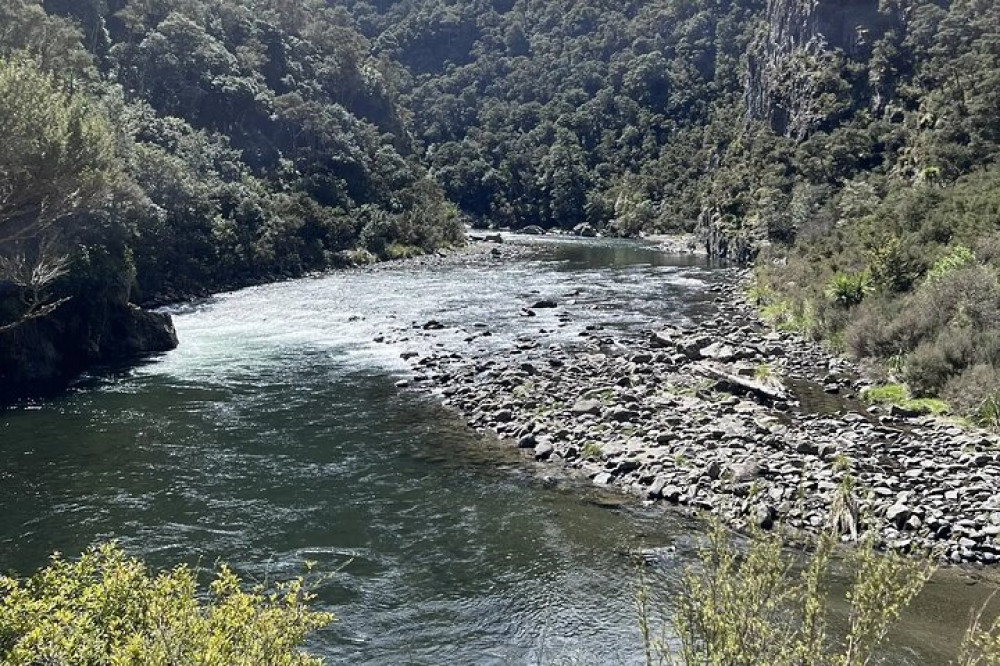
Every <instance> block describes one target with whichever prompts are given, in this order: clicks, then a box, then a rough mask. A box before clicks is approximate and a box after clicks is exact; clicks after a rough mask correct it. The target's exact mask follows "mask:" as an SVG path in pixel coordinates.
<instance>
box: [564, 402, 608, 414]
mask: <svg viewBox="0 0 1000 666" xmlns="http://www.w3.org/2000/svg"><path fill="white" fill-rule="evenodd" d="M603 409H604V405H602V404H601V402H600V401H599V400H580V401H578V402H577V403H576V404H575V405H573V409H572V412H573V413H574V414H576V415H577V416H583V415H585V414H591V415H593V416H600V415H601V410H603Z"/></svg>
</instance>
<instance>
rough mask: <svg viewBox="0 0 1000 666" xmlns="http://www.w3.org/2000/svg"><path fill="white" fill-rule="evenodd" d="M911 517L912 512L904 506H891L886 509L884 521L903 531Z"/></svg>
mask: <svg viewBox="0 0 1000 666" xmlns="http://www.w3.org/2000/svg"><path fill="white" fill-rule="evenodd" d="M911 515H913V512H912V511H911V510H910V507H908V506H906V505H905V504H893V505H892V506H890V507H889V508H888V509H886V512H885V519H886V520H888V521H889V522H890V523H892V524H893V525H895V526H896V527H897V528H898V529H903V527H904V526H905V525H906V521H908V520H909V519H910V516H911Z"/></svg>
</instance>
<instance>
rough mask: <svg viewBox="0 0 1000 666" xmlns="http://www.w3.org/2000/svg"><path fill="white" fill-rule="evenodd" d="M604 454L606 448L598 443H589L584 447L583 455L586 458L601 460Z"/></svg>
mask: <svg viewBox="0 0 1000 666" xmlns="http://www.w3.org/2000/svg"><path fill="white" fill-rule="evenodd" d="M603 454H604V447H603V446H601V445H600V443H598V442H587V443H586V444H584V445H583V450H582V451H581V455H582V456H583V457H584V458H595V459H596V458H600V457H601V456H602V455H603Z"/></svg>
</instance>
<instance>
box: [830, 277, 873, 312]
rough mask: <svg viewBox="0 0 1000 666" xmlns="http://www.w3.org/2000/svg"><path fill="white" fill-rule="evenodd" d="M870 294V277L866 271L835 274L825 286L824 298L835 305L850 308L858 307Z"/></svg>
mask: <svg viewBox="0 0 1000 666" xmlns="http://www.w3.org/2000/svg"><path fill="white" fill-rule="evenodd" d="M871 292H872V281H871V276H870V275H869V274H868V272H867V271H862V272H859V273H837V274H836V275H835V276H834V277H833V279H832V280H831V281H830V282H829V284H827V286H826V292H825V293H826V297H827V298H828V299H829V300H830V301H831V302H833V303H834V304H836V305H839V306H841V307H844V308H851V307H854V306H855V305H860V304H861V302H862V301H864V300H865V297H866V296H868V294H870V293H871Z"/></svg>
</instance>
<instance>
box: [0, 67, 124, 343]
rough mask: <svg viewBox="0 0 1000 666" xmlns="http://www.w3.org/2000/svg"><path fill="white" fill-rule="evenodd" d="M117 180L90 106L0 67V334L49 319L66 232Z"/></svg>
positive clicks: (26, 73) (29, 73) (18, 70)
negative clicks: (0, 301)
mask: <svg viewBox="0 0 1000 666" xmlns="http://www.w3.org/2000/svg"><path fill="white" fill-rule="evenodd" d="M118 177H119V172H118V167H117V163H116V157H115V151H114V139H113V134H112V132H111V129H110V127H109V125H108V122H107V119H106V118H105V117H104V116H103V115H102V114H101V113H100V111H99V110H97V109H96V108H95V106H94V104H93V103H92V102H91V101H89V100H88V99H86V98H85V97H83V96H82V95H80V94H77V93H74V92H71V91H70V90H69V89H68V88H67V86H66V85H65V84H63V83H62V82H60V81H59V79H58V78H57V77H56V76H55V75H54V74H48V73H45V72H43V71H41V70H40V69H39V68H38V66H37V65H36V64H35V63H34V62H33V61H31V60H29V59H26V58H13V59H6V60H0V287H2V288H3V292H5V293H8V294H12V295H14V296H15V299H14V300H16V301H17V304H16V305H15V306H14V307H13V308H9V307H5V308H4V311H5V312H6V314H5V315H3V316H0V333H4V332H8V331H10V330H13V329H14V328H17V327H18V326H20V325H22V324H23V323H25V322H27V321H30V320H32V319H37V318H39V317H44V316H46V315H49V314H51V313H52V312H54V311H55V310H56V309H57V308H58V307H59V306H60V305H61V304H62V303H63V302H64V300H63V299H59V298H55V297H53V296H51V295H50V293H49V291H50V288H51V287H52V285H53V283H54V282H55V281H56V280H57V279H58V278H59V277H61V276H62V275H63V274H64V273H65V270H66V267H67V262H68V260H67V258H66V255H65V253H64V252H62V251H61V248H62V246H63V241H64V239H65V235H66V231H67V229H66V225H67V223H68V222H69V221H70V220H72V219H73V218H74V217H75V216H78V215H80V214H81V213H84V212H86V211H88V210H91V209H93V208H96V207H99V206H101V205H102V204H104V203H105V202H106V200H107V198H108V196H109V193H110V192H111V190H112V188H113V186H114V184H115V182H116V181H117V179H118Z"/></svg>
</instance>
